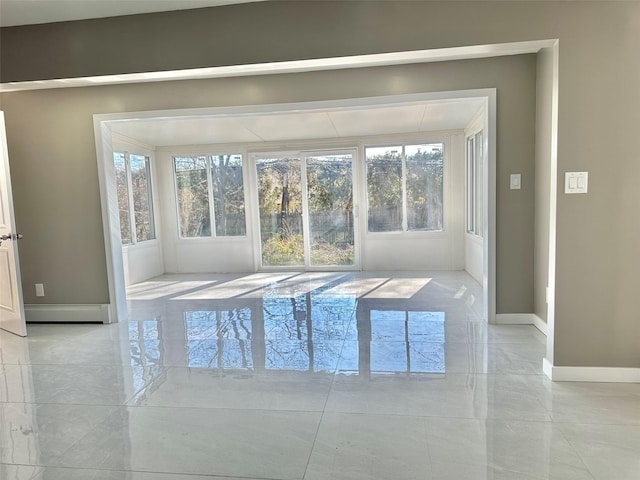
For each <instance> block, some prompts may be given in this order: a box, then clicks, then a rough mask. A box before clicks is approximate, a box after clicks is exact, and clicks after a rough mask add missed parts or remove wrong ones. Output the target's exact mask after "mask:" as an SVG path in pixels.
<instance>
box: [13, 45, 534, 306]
mask: <svg viewBox="0 0 640 480" xmlns="http://www.w3.org/2000/svg"><path fill="white" fill-rule="evenodd" d="M535 65H536V59H535V55H519V56H513V57H502V58H491V59H483V60H465V61H456V62H439V63H431V64H422V65H406V66H397V67H379V68H367V69H353V70H341V71H332V72H317V73H302V74H286V75H269V76H262V77H242V78H234V79H217V80H198V81H182V82H165V83H151V84H135V85H120V86H105V87H88V88H76V89H55V90H45V91H29V92H20V93H17V92H16V93H8V94H4V95H3V96H2V97H1V100H2V108H3V109H4V111H5V114H6V122H7V140H8V144H9V149H10V157H11V168H12V174H13V183H14V184H15V186H16V188H14V192H15V193H14V194H15V197H16V198H15V203H16V217H17V222H18V226H19V228H20V229H21V230H22V233H23V234H24V236H25V238H24V241H23V243H21V245H20V247H21V260H22V272H23V273H22V278H23V282H24V285H25V289H24V290H25V302H26V303H38V302H42V303H106V302H108V294H107V286H106V267H105V260H104V244H103V241H102V223H101V215H100V205H99V203H100V198H99V189H98V182H97V167H96V160H95V144H94V137H93V119H92V115H93V114H94V113H112V112H126V111H142V110H158V109H169V108H191V107H205V106H229V105H249V104H256V103H257V104H260V103H263V104H265V103H266V104H271V103H286V102H299V101H307V100H330V99H337V98H354V97H367V96H377V95H390V94H402V93H418V92H431V91H443V90H464V89H469V88H485V87H497V89H498V109H497V117H498V118H497V121H498V130H499V131H503V132H505V134H504V135H500V136H499V139H498V145H497V156H498V158H504V159H506V160H505V161H504V162H499V166H498V174H497V175H498V184H499V185H500V188H499V191H498V192H497V195H498V198H499V199H498V201H500V199H501V198H502V199H503V203H504V204H505V205H506V208H501V209H499V210H498V213H497V215H498V224H499V225H501V226H502V229H501V231H499V233H498V240H497V241H498V245H499V248H501V247H500V245H502V248H501V255H500V257H499V258H498V260H497V278H498V280H497V283H498V287H497V291H498V298H497V303H498V305H497V307H498V311H503V312H514V311H515V312H530V311H532V308H533V300H532V292H533V286H532V282H533V187H532V184H533V143H534V134H535V129H534V120H535ZM398 79H402V88H401V89H398V87H397V85H398ZM35 112H37V114H36V113H35ZM512 171H521V172H522V173H523V177H524V178H525V181H523V183H525V184H526V186H525V188H523V190H521V191H519V192H517V193H514V192H512V191H510V190H509V189H508V184H509V173H510V172H512ZM526 179H528V180H526ZM507 197H508V201H507ZM43 224H46V225H47V227H46V229H44V228H43V227H42V225H43ZM501 235H502V236H501ZM501 239H502V240H501ZM77 272H81V275H80V276H79V277H78V276H76V273H77ZM36 281H37V282H44V283H45V284H46V285H47V286H48V285H50V287H47V297H44V298H38V297H35V296H34V295H33V290H34V289H33V287H32V285H33V283H35V282H36Z"/></svg>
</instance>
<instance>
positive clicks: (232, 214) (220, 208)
mask: <svg viewBox="0 0 640 480" xmlns="http://www.w3.org/2000/svg"><path fill="white" fill-rule="evenodd" d="M173 162H174V172H175V182H176V194H177V200H178V222H179V230H180V236H181V237H183V238H195V237H211V236H215V237H237V236H244V235H246V234H247V231H246V221H245V209H244V187H243V180H242V155H239V154H224V155H210V156H195V157H174V158H173Z"/></svg>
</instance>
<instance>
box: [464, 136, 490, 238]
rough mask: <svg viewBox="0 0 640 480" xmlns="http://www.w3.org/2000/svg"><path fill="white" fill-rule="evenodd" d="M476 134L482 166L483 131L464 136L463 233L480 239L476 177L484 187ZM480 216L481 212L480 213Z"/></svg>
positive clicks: (480, 229)
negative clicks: (464, 213) (464, 210)
mask: <svg viewBox="0 0 640 480" xmlns="http://www.w3.org/2000/svg"><path fill="white" fill-rule="evenodd" d="M478 134H480V135H481V138H480V152H481V155H483V158H482V165H484V161H485V159H484V153H483V152H484V147H483V143H484V130H483V129H482V128H478V129H474V130H472V131H471V132H470V133H467V134H466V135H465V149H466V153H465V160H466V169H465V183H466V197H467V198H466V202H465V208H466V220H465V222H466V224H465V231H466V233H467V234H468V235H472V236H474V237H478V238H482V236H483V235H482V228H478V218H477V214H478V209H477V205H476V202H477V200H478V192H477V188H476V186H477V185H478V175H480V184H481V185H484V182H483V181H482V175H483V169H482V168H480V169H478V156H477V153H478V145H477V142H478ZM482 197H484V193H482ZM480 215H482V212H480Z"/></svg>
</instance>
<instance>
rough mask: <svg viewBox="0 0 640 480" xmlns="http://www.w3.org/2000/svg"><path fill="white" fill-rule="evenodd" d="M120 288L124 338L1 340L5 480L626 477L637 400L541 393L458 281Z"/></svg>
mask: <svg viewBox="0 0 640 480" xmlns="http://www.w3.org/2000/svg"><path fill="white" fill-rule="evenodd" d="M129 292H130V295H129V298H128V308H129V321H127V322H122V323H118V324H111V325H79V324H55V325H42V324H37V325H29V326H28V334H29V335H28V337H26V338H21V337H17V336H14V335H11V334H9V333H7V332H3V331H0V479H2V480H5V478H7V479H8V480H23V479H25V480H92V479H93V480H205V479H209V480H212V479H213V480H222V479H227V480H237V479H244V480H251V479H253V480H261V479H268V480H273V479H277V480H286V479H295V480H303V479H305V480H323V479H329V478H332V479H346V480H349V479H360V478H366V479H376V478H380V479H394V480H395V479H403V478H410V479H420V480H422V479H426V480H429V479H432V478H433V479H435V480H453V479H455V480H594V479H595V480H601V479H602V480H604V479H607V480H609V479H613V480H627V479H633V480H638V478H639V477H638V476H637V472H638V471H640V465H639V464H638V461H639V458H640V457H638V455H637V452H638V451H640V432H639V430H638V429H640V384H605V383H580V382H551V381H550V380H549V379H548V378H547V377H546V376H545V375H543V373H542V359H543V357H544V356H545V350H546V337H545V336H544V335H543V334H542V333H540V331H539V330H538V329H537V328H535V327H534V326H532V325H487V324H486V323H485V322H484V321H483V320H482V311H483V306H482V298H483V296H482V289H481V286H480V285H479V284H478V283H477V282H475V281H474V280H473V279H472V278H471V277H470V276H469V275H467V274H466V273H464V272H307V273H303V272H277V273H259V274H251V275H243V274H225V275H213V274H198V275H163V276H161V277H158V278H155V279H151V280H150V281H148V282H142V283H141V284H138V285H134V286H131V287H130V288H129ZM216 475H217V476H216Z"/></svg>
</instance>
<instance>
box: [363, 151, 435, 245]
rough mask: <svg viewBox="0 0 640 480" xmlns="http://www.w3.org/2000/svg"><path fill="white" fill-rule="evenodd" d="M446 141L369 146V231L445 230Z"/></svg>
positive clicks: (367, 163)
mask: <svg viewBox="0 0 640 480" xmlns="http://www.w3.org/2000/svg"><path fill="white" fill-rule="evenodd" d="M443 151H444V145H443V144H442V143H431V144H413V145H398V146H390V147H367V148H365V157H366V166H367V201H368V205H367V207H368V230H369V232H399V231H439V230H442V229H443V196H444V195H443V193H444V190H443V174H444V163H443Z"/></svg>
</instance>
